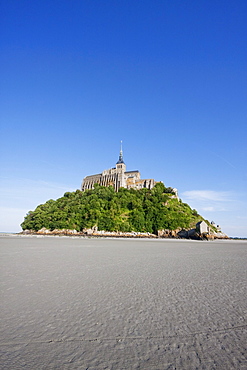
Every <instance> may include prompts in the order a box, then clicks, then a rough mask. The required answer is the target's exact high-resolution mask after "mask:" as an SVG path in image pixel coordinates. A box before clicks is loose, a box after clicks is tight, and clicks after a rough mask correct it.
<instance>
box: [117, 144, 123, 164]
mask: <svg viewBox="0 0 247 370" xmlns="http://www.w3.org/2000/svg"><path fill="white" fill-rule="evenodd" d="M120 163H124V160H123V149H122V140H121V142H120V153H119V159H118V161H117V164H120Z"/></svg>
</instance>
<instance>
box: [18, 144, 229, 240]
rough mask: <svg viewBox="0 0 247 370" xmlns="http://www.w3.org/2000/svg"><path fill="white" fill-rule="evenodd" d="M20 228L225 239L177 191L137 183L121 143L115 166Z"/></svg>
mask: <svg viewBox="0 0 247 370" xmlns="http://www.w3.org/2000/svg"><path fill="white" fill-rule="evenodd" d="M21 226H22V229H23V232H24V233H38V234H51V235H57V234H58V235H60V234H67V235H75V234H77V235H94V236H135V237H154V238H157V237H176V238H194V239H201V238H207V239H214V238H226V237H227V236H226V235H225V234H224V233H222V232H221V230H220V227H219V226H216V225H215V224H214V223H213V222H211V223H210V222H209V221H208V220H205V219H204V218H203V217H202V216H201V215H199V214H198V212H197V211H196V210H195V209H192V208H191V207H190V206H189V205H188V204H186V203H183V202H182V200H181V199H180V198H179V197H178V192H177V189H176V188H173V187H166V186H165V185H164V184H163V182H162V181H155V180H154V179H151V178H149V179H141V174H140V172H139V170H134V171H133V170H131V171H127V170H126V164H125V162H124V159H123V150H122V145H121V149H120V153H119V158H118V161H117V163H116V166H115V167H113V168H111V169H109V170H104V171H103V172H102V173H100V174H96V175H90V176H86V177H85V178H84V179H83V181H82V185H81V190H76V191H75V192H66V193H65V194H64V196H63V197H61V198H59V199H57V200H52V199H50V200H48V201H47V202H46V203H45V204H41V205H39V206H38V207H37V208H36V209H35V210H34V211H30V212H28V214H27V215H26V217H25V219H24V221H23V223H22V224H21Z"/></svg>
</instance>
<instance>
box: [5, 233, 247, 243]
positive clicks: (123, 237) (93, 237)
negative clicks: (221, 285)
mask: <svg viewBox="0 0 247 370" xmlns="http://www.w3.org/2000/svg"><path fill="white" fill-rule="evenodd" d="M11 236H16V237H21V238H22V237H27V238H30V237H34V238H35V237H36V238H42V237H45V238H72V239H75V238H77V239H124V240H160V241H164V240H167V241H172V240H173V241H206V239H201V240H195V239H186V238H169V237H167V238H162V237H152V236H138V235H137V236H124V235H114V236H111V235H70V234H68V235H66V234H60V235H54V234H38V233H30V234H23V233H22V232H18V233H14V232H12V233H11V232H0V237H11ZM219 240H222V241H227V240H228V241H232V240H236V241H238V240H239V241H246V240H247V238H240V237H228V239H220V238H218V239H214V240H210V241H219Z"/></svg>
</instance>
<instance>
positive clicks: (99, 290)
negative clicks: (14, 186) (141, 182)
mask: <svg viewBox="0 0 247 370" xmlns="http://www.w3.org/2000/svg"><path fill="white" fill-rule="evenodd" d="M0 255H1V302H0V312H1V318H2V322H1V342H0V348H1V362H0V368H1V369H23V368H25V369H90V370H92V369H114V370H115V369H128V370H129V369H162V370H164V369H247V360H246V342H247V336H246V332H247V329H246V285H247V284H246V282H247V274H246V266H247V242H246V241H214V242H204V241H189V240H183V241H180V240H148V239H146V240H142V239H141V240H133V239H131V240H125V239H121V240H119V239H117V240H116V239H83V238H69V237H67V238H66V237H20V236H0Z"/></svg>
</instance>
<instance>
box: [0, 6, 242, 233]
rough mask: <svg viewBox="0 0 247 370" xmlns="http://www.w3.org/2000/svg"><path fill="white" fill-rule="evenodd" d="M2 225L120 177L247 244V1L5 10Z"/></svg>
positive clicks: (15, 224) (15, 226)
mask: <svg viewBox="0 0 247 370" xmlns="http://www.w3.org/2000/svg"><path fill="white" fill-rule="evenodd" d="M0 14H1V16H0V17H1V19H0V24H1V26H0V27H1V31H0V32H1V40H0V42H1V45H0V46H1V50H0V51H1V53H0V54H1V56H0V70H1V82H0V84H1V86H0V87H1V113H0V120H1V132H0V135H1V149H0V155H1V184H0V196H1V223H0V231H13V232H16V231H20V230H21V229H20V226H19V224H20V223H21V222H22V220H23V218H24V216H25V214H26V213H27V212H28V211H29V210H33V209H34V208H35V207H36V206H37V205H38V204H40V203H44V202H45V201H46V200H48V199H51V198H52V199H56V198H58V197H61V196H62V195H63V193H64V192H65V191H72V190H75V189H78V188H80V184H81V181H82V179H83V177H85V176H86V175H90V174H94V173H99V172H101V171H102V170H104V169H108V168H110V167H113V166H115V163H116V161H117V159H118V154H119V146H120V140H123V150H124V160H125V163H126V165H127V169H128V170H132V169H134V170H135V169H138V170H140V172H141V175H142V178H154V179H155V180H161V181H163V182H164V183H165V185H166V186H172V187H176V188H177V189H178V192H179V196H180V197H181V199H182V200H183V201H185V202H186V203H188V204H190V206H191V207H192V208H196V209H197V210H198V212H199V213H200V214H201V215H202V216H204V217H205V218H207V219H208V220H209V221H211V220H213V221H215V222H216V224H220V225H221V226H222V229H223V231H224V232H226V233H227V234H228V235H230V236H245V237H246V236H247V171H246V170H247V139H246V136H247V78H246V77H247V26H246V18H247V2H246V0H228V1H225V0H188V1H184V0H173V1H170V0H162V1H161V0H157V1H156V0H155V1H154V0H142V1H137V0H131V1H130V0H114V1H113V0H109V1H99V0H73V1H69V0H67V1H65V0H59V1H58V0H52V1H50V0H49V1H48V0H37V1H31V0H29V1H26V0H22V1H19V0H8V1H3V0H2V1H1V11H0Z"/></svg>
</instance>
